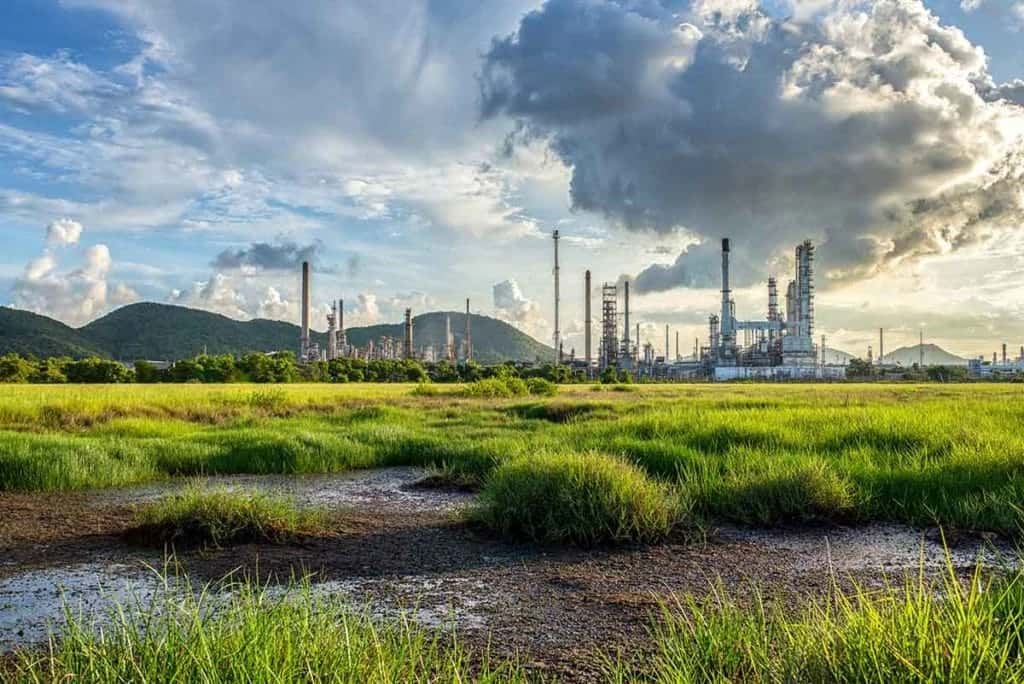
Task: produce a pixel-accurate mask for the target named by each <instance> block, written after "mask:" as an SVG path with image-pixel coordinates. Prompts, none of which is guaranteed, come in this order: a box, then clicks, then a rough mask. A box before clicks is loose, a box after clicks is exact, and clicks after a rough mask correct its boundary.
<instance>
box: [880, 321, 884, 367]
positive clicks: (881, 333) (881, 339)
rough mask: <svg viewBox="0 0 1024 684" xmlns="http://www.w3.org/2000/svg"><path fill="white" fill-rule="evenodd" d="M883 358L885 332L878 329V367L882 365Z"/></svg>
mask: <svg viewBox="0 0 1024 684" xmlns="http://www.w3.org/2000/svg"><path fill="white" fill-rule="evenodd" d="M884 356H885V330H883V329H882V328H879V329H878V365H879V366H881V365H882V357H884Z"/></svg>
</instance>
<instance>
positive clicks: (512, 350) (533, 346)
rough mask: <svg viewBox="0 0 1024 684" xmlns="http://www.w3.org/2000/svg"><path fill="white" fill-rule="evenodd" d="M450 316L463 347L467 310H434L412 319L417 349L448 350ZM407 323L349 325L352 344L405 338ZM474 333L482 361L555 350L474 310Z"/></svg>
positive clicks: (547, 357) (547, 355)
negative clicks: (429, 346)
mask: <svg viewBox="0 0 1024 684" xmlns="http://www.w3.org/2000/svg"><path fill="white" fill-rule="evenodd" d="M446 317H450V320H451V328H452V337H453V338H455V345H456V349H461V348H462V341H463V339H464V338H465V336H466V314H465V313H458V312H455V311H452V312H446V311H433V312H431V313H425V314H420V315H419V316H414V317H413V319H412V338H413V344H414V345H415V347H416V348H417V349H420V348H422V347H423V346H425V345H431V346H433V347H434V351H435V353H436V354H438V355H440V354H441V353H442V351H443V350H444V340H445V318H446ZM403 328H404V326H403V325H402V324H401V323H399V324H394V325H371V326H367V327H365V328H349V329H348V330H347V331H346V335H347V337H348V342H349V344H354V345H356V346H357V347H361V346H363V345H365V344H366V343H367V342H368V341H369V340H371V339H374V340H376V339H378V338H380V337H384V336H386V337H391V338H394V339H399V340H400V339H402V336H403ZM470 336H471V337H472V340H473V358H474V359H476V360H477V361H479V362H480V363H484V364H487V363H498V362H501V361H506V360H509V359H512V360H517V361H533V360H535V359H538V358H540V359H542V360H545V361H548V360H551V359H552V358H553V357H554V353H555V352H554V350H553V349H552V348H551V347H549V346H547V345H544V344H541V343H540V342H538V341H537V340H535V339H533V338H532V337H530V336H529V335H527V334H526V333H524V332H522V331H520V330H517V329H516V328H514V327H513V326H511V325H509V324H508V323H506V322H505V321H500V320H498V319H497V318H491V317H490V316H480V315H478V314H470Z"/></svg>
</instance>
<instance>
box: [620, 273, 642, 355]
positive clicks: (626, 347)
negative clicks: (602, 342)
mask: <svg viewBox="0 0 1024 684" xmlns="http://www.w3.org/2000/svg"><path fill="white" fill-rule="evenodd" d="M625 297H626V299H625V305H626V324H625V327H624V328H623V330H624V334H623V335H622V355H623V356H625V357H626V358H627V359H628V358H629V346H630V345H629V333H630V330H629V281H628V280H627V281H626V295H625ZM636 337H637V341H638V342H639V340H640V335H639V334H637V336H636Z"/></svg>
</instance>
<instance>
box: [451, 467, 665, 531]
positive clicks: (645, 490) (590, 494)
mask: <svg viewBox="0 0 1024 684" xmlns="http://www.w3.org/2000/svg"><path fill="white" fill-rule="evenodd" d="M682 513H683V507H682V505H681V500H680V499H679V498H678V497H676V496H673V494H672V493H670V491H669V490H668V489H667V488H666V487H665V486H664V485H662V484H660V483H658V482H655V481H654V480H652V479H650V478H649V477H648V476H647V475H645V474H644V473H643V471H641V470H640V469H639V468H637V467H635V466H633V465H631V464H629V463H626V462H625V461H623V460H621V459H619V458H615V457H612V456H607V455H603V454H598V453H587V454H577V453H570V454H552V453H542V454H539V455H536V456H529V457H520V458H516V459H513V460H511V461H507V462H505V463H504V464H502V465H500V466H498V468H497V470H495V472H494V473H493V474H492V475H491V477H490V478H489V479H488V480H487V482H486V483H485V485H484V488H483V491H482V492H481V495H480V502H479V504H478V506H477V508H475V509H474V511H473V512H472V513H471V516H472V517H473V518H474V519H475V520H477V521H478V522H481V523H483V524H485V525H487V526H488V527H490V528H491V529H492V530H494V531H496V532H498V533H500V534H502V535H505V536H509V537H514V538H522V539H528V540H531V541H540V542H550V543H560V542H571V543H576V544H580V545H583V546H589V545H593V544H599V543H606V542H613V543H614V542H654V541H658V540H659V539H663V538H664V537H665V536H666V535H668V533H669V532H671V531H672V529H673V528H674V527H675V526H676V524H677V523H679V522H680V520H681V517H682Z"/></svg>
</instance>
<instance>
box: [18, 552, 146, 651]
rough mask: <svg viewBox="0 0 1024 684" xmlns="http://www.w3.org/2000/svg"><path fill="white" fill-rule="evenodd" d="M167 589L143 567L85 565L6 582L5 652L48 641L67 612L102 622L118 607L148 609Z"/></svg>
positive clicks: (107, 563)
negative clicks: (144, 607)
mask: <svg viewBox="0 0 1024 684" xmlns="http://www.w3.org/2000/svg"><path fill="white" fill-rule="evenodd" d="M164 586H165V584H164V580H163V579H162V578H161V577H160V575H159V574H158V573H157V572H156V571H154V570H152V569H149V568H147V567H146V566H145V565H144V564H143V563H142V562H114V561H97V562H92V563H79V564H75V565H71V566H67V567H58V568H45V569H39V570H29V571H25V572H22V573H19V574H16V575H12V576H10V577H6V578H4V579H0V651H3V650H10V649H12V648H14V647H16V646H19V645H25V644H33V643H39V642H42V641H45V640H46V638H47V635H48V634H49V633H50V630H51V629H53V628H55V627H60V626H61V625H62V624H63V623H64V617H65V611H66V610H67V611H70V612H72V613H74V614H76V615H79V614H80V615H85V616H88V617H89V618H90V619H92V618H99V617H100V616H104V615H105V614H106V613H107V612H108V611H109V609H110V608H111V607H113V606H115V605H125V604H127V605H131V604H133V603H134V602H136V601H138V602H140V603H142V604H143V605H145V604H146V603H148V602H149V601H150V600H151V599H153V598H154V597H155V596H156V595H157V593H158V592H159V591H160V590H161V589H162V588H163V587H164Z"/></svg>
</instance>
